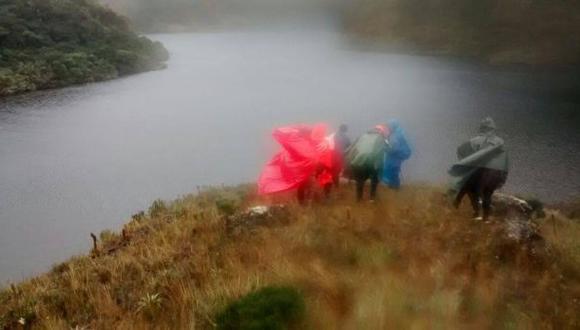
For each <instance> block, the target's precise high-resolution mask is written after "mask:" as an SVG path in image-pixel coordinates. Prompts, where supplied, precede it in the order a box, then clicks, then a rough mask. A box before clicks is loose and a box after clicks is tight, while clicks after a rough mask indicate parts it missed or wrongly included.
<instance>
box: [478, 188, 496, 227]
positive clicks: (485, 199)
mask: <svg viewBox="0 0 580 330" xmlns="http://www.w3.org/2000/svg"><path fill="white" fill-rule="evenodd" d="M493 191H494V190H493V189H490V188H489V187H486V189H484V190H483V193H482V196H481V201H482V208H483V220H485V221H487V220H489V216H490V215H491V197H492V196H493Z"/></svg>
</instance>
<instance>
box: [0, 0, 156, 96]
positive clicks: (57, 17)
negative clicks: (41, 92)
mask: <svg viewBox="0 0 580 330" xmlns="http://www.w3.org/2000/svg"><path fill="white" fill-rule="evenodd" d="M167 58H168V53H167V51H166V50H165V48H164V47H163V46H162V45H161V44H160V43H158V42H153V41H151V40H149V39H147V38H145V37H140V36H138V35H136V34H135V33H133V32H132V31H131V30H130V29H129V26H128V24H127V22H126V20H125V19H124V18H122V17H120V16H118V15H117V14H115V13H114V12H112V11H111V10H109V9H106V8H104V7H102V6H100V5H98V4H96V3H95V2H93V1H92V0H2V1H1V2H0V97H1V96H5V95H11V94H17V93H22V92H27V91H33V90H38V89H46V88H55V87H62V86H68V85H72V84H79V83H86V82H93V81H100V80H106V79H112V78H116V77H119V76H122V75H127V74H132V73H137V72H142V71H147V70H152V69H156V68H160V67H162V65H163V62H164V61H166V60H167Z"/></svg>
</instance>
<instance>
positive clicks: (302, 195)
mask: <svg viewBox="0 0 580 330" xmlns="http://www.w3.org/2000/svg"><path fill="white" fill-rule="evenodd" d="M296 197H297V199H298V203H299V204H300V205H304V204H305V203H306V185H301V186H300V187H298V191H297V193H296Z"/></svg>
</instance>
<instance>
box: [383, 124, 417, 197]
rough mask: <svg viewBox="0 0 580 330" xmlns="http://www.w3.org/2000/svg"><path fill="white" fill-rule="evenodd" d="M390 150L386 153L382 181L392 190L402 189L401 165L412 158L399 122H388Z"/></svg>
mask: <svg viewBox="0 0 580 330" xmlns="http://www.w3.org/2000/svg"><path fill="white" fill-rule="evenodd" d="M388 128H389V130H388V131H389V136H388V140H387V143H388V148H387V150H386V152H385V163H384V167H383V174H382V178H381V179H382V181H383V182H384V183H385V184H386V185H387V186H388V187H389V188H392V189H399V188H400V187H401V179H400V175H401V165H402V164H403V162H404V161H405V160H407V159H409V157H411V147H410V146H409V142H408V141H407V137H406V136H405V131H404V130H403V128H401V125H400V124H399V122H398V121H397V120H390V121H389V122H388Z"/></svg>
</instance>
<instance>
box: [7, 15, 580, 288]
mask: <svg viewBox="0 0 580 330" xmlns="http://www.w3.org/2000/svg"><path fill="white" fill-rule="evenodd" d="M153 38H154V39H157V40H160V41H162V42H163V43H164V44H165V45H166V46H167V48H168V49H169V50H170V52H171V54H172V58H171V60H170V62H169V66H168V68H167V69H166V70H163V71H156V72H151V73H146V74H140V75H136V76H131V77H128V78H125V79H120V80H115V81H110V82H104V83H98V84H91V85H86V86H80V87H74V88H67V89H62V90H55V91H47V92H40V93H34V94H29V95H25V96H20V97H16V98H10V99H6V100H2V101H0V160H1V161H0V282H1V283H5V282H6V281H8V280H14V279H21V278H22V277H25V276H30V275H32V274H34V273H37V272H40V271H44V270H47V269H48V267H49V266H50V265H51V264H53V263H55V262H58V261H63V260H65V259H66V258H68V257H70V256H71V255H74V254H78V253H85V252H87V251H88V249H89V248H90V239H89V233H90V232H95V233H99V232H100V231H101V230H104V229H108V228H110V229H114V230H118V229H119V228H121V226H122V224H123V223H125V222H127V220H128V219H129V217H130V215H131V214H132V213H135V212H136V211H139V210H143V209H146V208H147V207H148V205H149V204H150V203H151V201H152V200H154V199H156V198H164V199H173V198H176V197H178V196H179V195H181V194H186V193H190V192H194V191H195V189H196V186H198V185H206V184H237V183H243V182H253V181H255V179H256V177H257V175H258V173H259V171H260V169H261V166H262V165H263V163H264V162H265V161H266V160H267V159H268V158H269V157H270V156H271V154H272V151H273V150H274V148H275V146H274V144H273V143H272V141H271V139H270V136H269V134H270V132H271V130H272V128H273V127H275V126H278V125H284V124H288V123H300V122H308V123H314V122H318V121H326V122H329V123H330V124H332V125H333V126H335V127H336V126H337V124H339V123H347V124H348V125H349V126H350V127H351V132H350V134H351V136H352V137H355V136H356V135H357V134H359V133H361V132H363V131H364V130H365V129H367V128H368V127H370V126H372V125H375V124H377V123H384V122H386V121H387V120H388V119H390V118H398V119H400V121H401V123H402V125H403V127H404V128H405V129H406V131H407V134H408V135H409V138H410V140H411V142H412V144H413V147H414V149H415V153H414V155H413V158H412V159H411V160H410V161H409V162H408V163H406V165H405V169H404V178H405V181H406V182H409V181H413V182H418V181H427V182H432V183H435V184H442V183H445V182H446V178H447V177H446V170H447V168H448V167H449V165H450V163H451V161H452V160H453V159H454V158H455V148H456V146H457V145H458V144H459V143H460V142H462V141H464V140H465V139H467V138H468V137H469V136H470V135H472V134H473V133H474V132H475V131H476V128H477V125H478V122H479V120H480V119H481V118H482V117H484V116H487V115H491V116H493V117H494V119H495V120H496V121H497V124H498V126H499V134H500V135H501V136H502V137H504V138H505V140H506V142H507V145H508V148H509V150H510V152H511V160H512V172H511V173H510V177H509V179H508V185H507V186H506V187H505V190H506V191H509V192H514V193H523V194H534V195H536V196H539V197H541V198H543V199H545V200H548V201H554V200H561V199H566V198H571V197H573V196H575V195H577V194H578V193H579V192H580V171H578V166H579V165H580V154H579V153H578V150H579V147H580V129H579V128H580V109H579V102H578V99H577V98H574V97H568V94H565V95H564V94H562V96H560V95H561V94H559V93H555V92H554V93H553V92H551V90H550V91H546V89H550V88H553V87H554V86H555V85H558V88H559V87H562V88H563V89H564V90H570V89H571V88H575V87H573V85H570V86H568V85H566V84H569V83H570V84H571V83H572V82H574V79H575V78H573V77H572V76H571V75H565V74H556V73H550V74H547V73H542V74H534V73H530V72H526V71H522V70H517V71H516V70H498V69H492V68H489V67H486V66H482V65H475V64H469V63H465V62H462V61H459V60H453V59H445V58H433V57H420V56H409V55H400V54H389V53H384V52H375V51H361V50H356V49H354V48H352V47H350V46H349V45H348V43H347V42H346V41H345V40H344V39H343V38H342V37H341V36H340V35H339V34H337V33H336V32H335V31H334V30H333V29H332V24H317V25H306V24H300V25H299V27H296V26H291V25H283V26H281V27H278V28H276V29H269V30H268V32H266V30H255V29H254V30H245V31H238V32H216V33H198V34H174V35H155V36H153ZM576 76H577V75H576Z"/></svg>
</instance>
